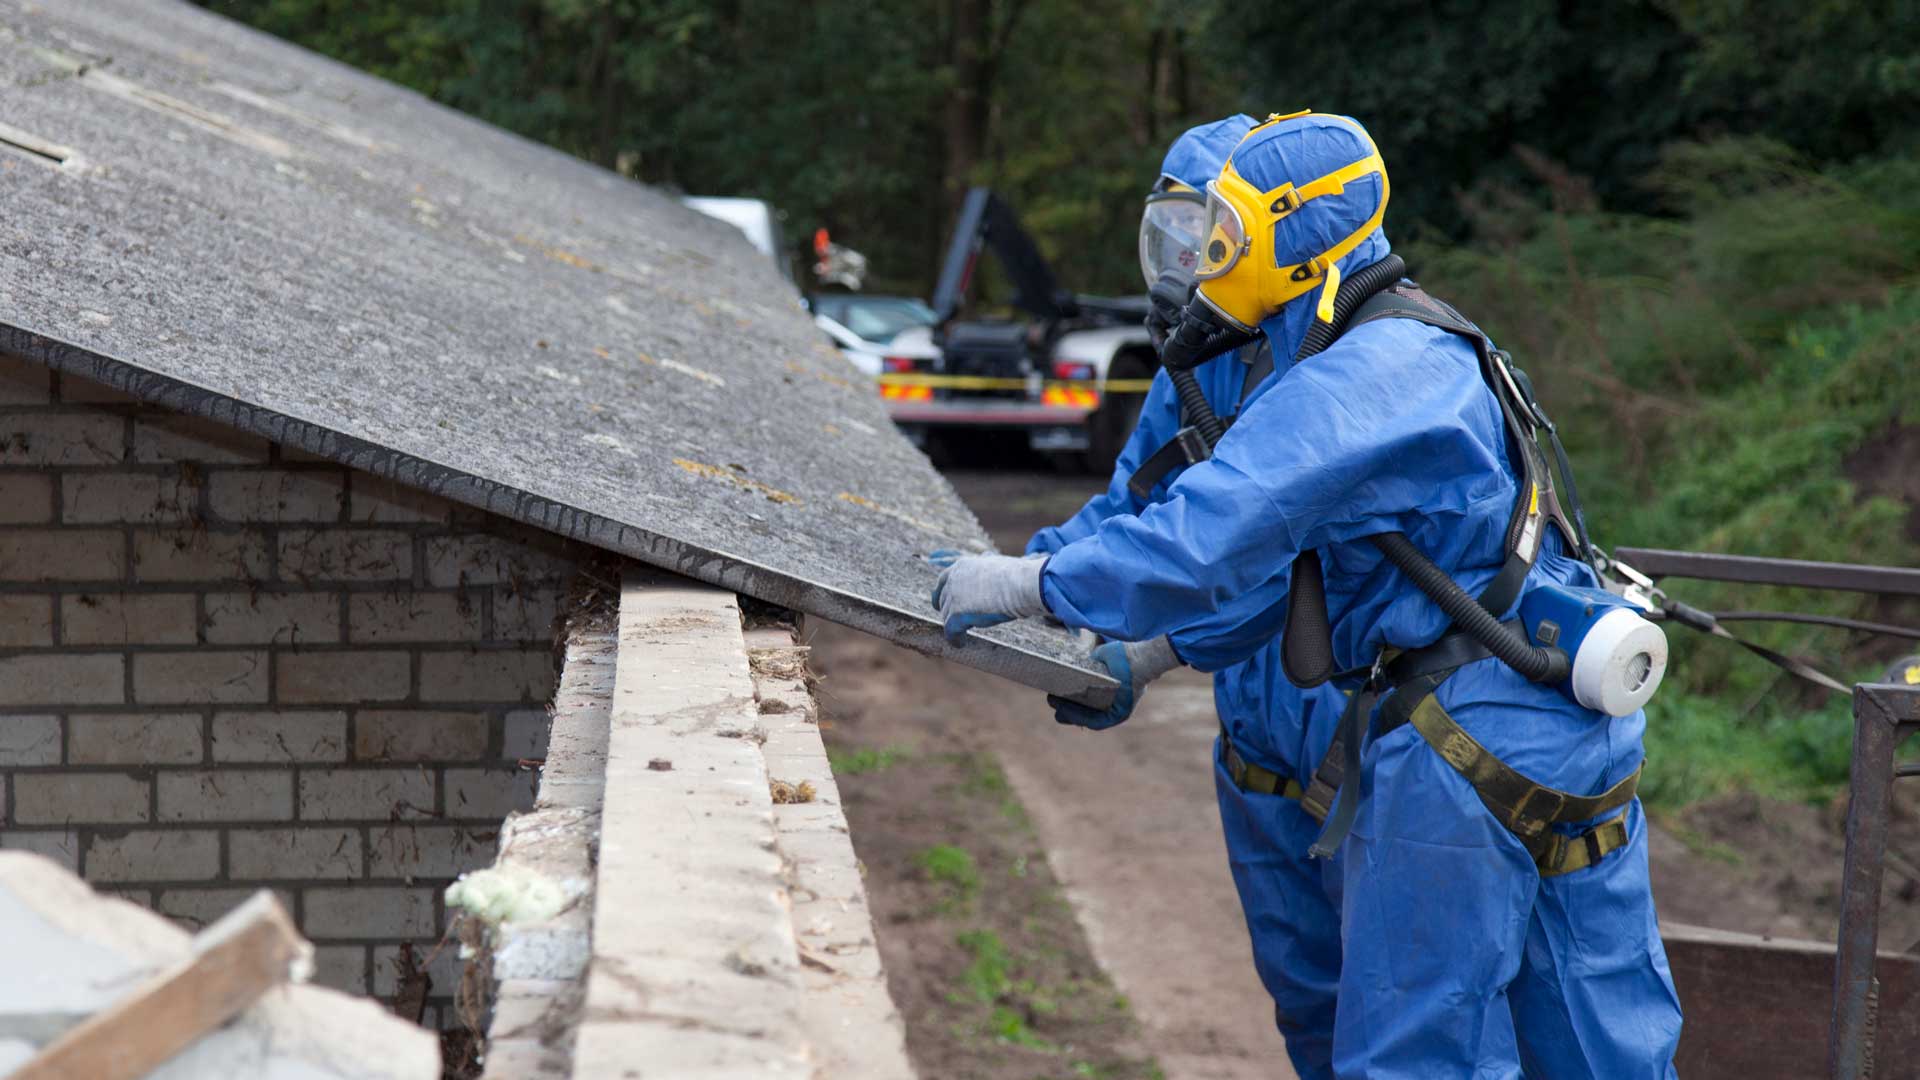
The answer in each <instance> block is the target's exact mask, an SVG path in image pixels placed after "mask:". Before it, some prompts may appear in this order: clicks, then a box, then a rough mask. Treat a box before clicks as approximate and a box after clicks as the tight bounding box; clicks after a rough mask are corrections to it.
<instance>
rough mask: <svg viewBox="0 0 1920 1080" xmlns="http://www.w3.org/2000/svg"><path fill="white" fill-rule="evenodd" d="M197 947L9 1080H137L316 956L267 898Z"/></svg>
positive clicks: (206, 934)
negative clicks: (312, 956) (191, 953)
mask: <svg viewBox="0 0 1920 1080" xmlns="http://www.w3.org/2000/svg"><path fill="white" fill-rule="evenodd" d="M193 945H194V953H193V955H192V956H190V957H188V958H187V959H185V960H183V961H181V962H180V963H178V964H176V965H174V966H173V967H172V968H170V969H168V970H166V971H164V972H162V973H160V974H159V975H157V976H155V977H154V978H153V979H152V980H150V981H149V982H147V983H146V985H144V986H141V987H140V988H139V989H137V990H135V991H134V992H133V993H131V994H129V995H128V996H127V997H126V998H124V999H122V1000H121V1001H119V1002H116V1003H115V1004H114V1005H112V1006H111V1007H109V1008H107V1009H105V1010H103V1011H101V1012H99V1013H96V1014H94V1015H93V1016H90V1017H88V1018H87V1019H86V1020H84V1021H82V1022H81V1023H80V1024H78V1025H76V1026H75V1027H74V1028H72V1029H71V1030H69V1031H68V1032H67V1033H66V1034H64V1035H62V1036H60V1037H59V1038H58V1039H55V1040H54V1041H53V1042H51V1043H48V1044H47V1045H46V1046H45V1047H44V1048H42V1049H41V1051H40V1052H39V1053H38V1054H35V1055H34V1056H33V1059H32V1060H30V1061H28V1062H27V1063H26V1064H24V1065H22V1066H21V1067H20V1068H19V1069H18V1070H16V1071H15V1072H14V1073H13V1074H12V1076H11V1080H83V1078H84V1080H139V1078H140V1077H143V1076H145V1075H147V1074H148V1073H150V1072H152V1071H153V1070H154V1069H157V1068H159V1067H160V1065H161V1064H162V1063H164V1062H165V1061H166V1060H167V1059H168V1058H170V1057H172V1056H174V1055H175V1054H177V1053H179V1052H180V1051H182V1050H184V1049H186V1048H187V1047H188V1046H190V1045H192V1044H193V1042H194V1041H195V1040H196V1039H198V1038H200V1037H201V1036H202V1035H205V1034H206V1033H208V1032H209V1031H212V1030H213V1029H215V1028H217V1027H219V1026H220V1025H222V1024H224V1023H226V1022H227V1021H228V1020H231V1019H233V1018H234V1017H235V1016H237V1015H239V1014H240V1013H241V1012H242V1011H244V1010H245V1009H246V1008H247V1006H249V1005H251V1004H253V1003H254V1002H255V1001H258V1000H259V999H260V997H261V996H262V995H264V994H265V993H266V992H267V991H268V990H271V989H273V988H274V987H275V986H278V985H280V984H281V983H283V982H286V981H287V980H288V979H290V978H291V977H292V976H293V971H294V968H295V966H296V965H304V964H305V963H307V962H308V959H309V957H310V956H311V953H312V949H311V946H309V945H308V944H307V943H306V941H305V940H304V939H302V938H301V937H300V932H299V931H298V930H296V929H294V925H293V920H292V919H291V918H289V917H288V916H287V912H286V909H284V908H282V907H281V906H280V903H279V901H277V900H275V899H274V897H273V894H272V893H270V892H266V891H264V890H263V891H261V892H258V893H255V894H254V895H253V897H252V898H251V899H249V900H248V901H247V902H246V903H244V904H241V905H240V906H239V907H237V908H235V909H234V910H233V911H231V912H229V913H228V914H227V916H226V917H225V918H223V919H221V920H220V921H219V922H217V923H214V924H213V925H212V926H210V927H208V928H207V929H206V930H205V931H203V932H202V933H201V934H200V936H199V937H197V938H195V939H194V943H193Z"/></svg>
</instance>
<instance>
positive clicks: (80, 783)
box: [13, 773, 149, 825]
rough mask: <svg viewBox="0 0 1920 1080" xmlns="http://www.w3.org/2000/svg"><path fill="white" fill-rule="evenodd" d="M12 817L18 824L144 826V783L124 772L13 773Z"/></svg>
mask: <svg viewBox="0 0 1920 1080" xmlns="http://www.w3.org/2000/svg"><path fill="white" fill-rule="evenodd" d="M13 781H14V782H13V817H14V821H16V822H18V823H19V824H21V825H65V824H67V823H68V822H70V821H76V822H84V823H89V824H103V825H137V824H144V823H145V822H146V821H147V820H148V818H149V815H148V812H147V809H148V808H147V802H148V799H147V781H145V780H143V779H141V778H140V777H138V776H130V775H127V774H125V773H15V774H14V777H13Z"/></svg>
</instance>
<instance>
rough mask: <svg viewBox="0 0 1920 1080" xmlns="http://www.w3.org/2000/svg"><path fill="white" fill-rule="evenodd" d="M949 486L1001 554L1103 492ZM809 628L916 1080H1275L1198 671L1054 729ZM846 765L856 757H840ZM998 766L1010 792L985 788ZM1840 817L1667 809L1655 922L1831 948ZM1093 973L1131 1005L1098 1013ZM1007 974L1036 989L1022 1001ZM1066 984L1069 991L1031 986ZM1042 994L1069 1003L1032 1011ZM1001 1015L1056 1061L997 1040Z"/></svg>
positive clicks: (1034, 482) (1028, 485)
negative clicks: (953, 875) (998, 945)
mask: <svg viewBox="0 0 1920 1080" xmlns="http://www.w3.org/2000/svg"><path fill="white" fill-rule="evenodd" d="M952 478H953V480H954V482H955V484H956V486H957V487H958V488H959V489H960V491H961V494H962V495H963V497H965V498H966V499H967V501H968V503H969V505H971V506H972V508H973V510H974V512H975V513H976V514H978V515H979V516H980V518H981V520H982V521H983V522H984V523H985V524H986V525H987V527H988V529H989V530H990V531H991V532H993V533H994V538H995V541H996V542H997V543H998V544H999V545H1000V547H1001V549H1002V550H1004V551H1017V550H1019V549H1020V547H1021V546H1023V545H1024V543H1025V541H1026V538H1027V536H1028V535H1030V534H1031V532H1032V530H1033V529H1035V528H1037V527H1039V526H1041V525H1046V524H1051V523H1053V522H1056V521H1059V520H1061V519H1063V518H1065V517H1066V516H1068V515H1069V514H1071V513H1073V512H1074V511H1075V510H1076V509H1078V507H1079V506H1080V504H1081V502H1082V501H1083V500H1084V499H1085V497H1086V495H1087V494H1088V493H1089V492H1090V491H1091V490H1092V488H1093V485H1094V483H1095V482H1094V481H1093V480H1091V479H1090V478H1088V477H1085V476H1060V475H1050V474H1045V473H1032V472H1013V471H1003V472H995V473H958V474H954V475H953V477H952ZM810 631H811V633H812V644H813V646H814V652H813V659H814V666H815V668H816V669H817V670H818V671H819V672H820V673H821V675H822V676H823V682H822V685H821V687H820V689H821V692H822V694H821V696H822V700H823V705H824V709H825V713H826V716H827V719H828V723H829V724H830V725H831V726H830V728H829V730H828V731H827V732H826V736H827V739H828V743H829V746H830V747H833V748H834V749H835V750H836V751H837V752H838V753H839V754H840V755H841V756H842V764H843V765H844V763H845V762H847V761H854V760H861V761H863V762H864V764H866V765H868V766H874V767H871V768H869V769H868V770H867V771H864V772H854V773H850V772H849V771H848V770H847V769H846V768H844V767H837V769H836V771H837V772H838V773H839V774H840V780H841V790H842V792H843V793H844V796H845V798H846V800H847V815H848V818H849V821H850V823H851V828H852V834H853V841H854V846H855V848H856V850H857V851H859V853H860V856H861V859H862V861H863V863H864V864H865V867H866V870H867V873H868V884H869V886H870V890H871V895H872V901H873V904H874V911H875V914H876V920H877V922H878V931H879V935H880V947H881V953H882V956H883V958H884V960H885V962H886V964H887V967H888V972H889V979H890V984H891V986H892V989H893V993H894V996H895V999H896V1001H897V1002H898V1003H899V1004H900V1007H901V1009H902V1011H903V1013H904V1014H905V1016H906V1019H907V1030H908V1047H909V1050H910V1051H911V1052H912V1054H913V1055H914V1058H915V1061H916V1063H917V1065H918V1066H919V1068H920V1069H921V1072H922V1075H924V1076H927V1077H949V1076H959V1077H991V1078H996V1080H997V1078H1016V1077H1018V1078H1023V1080H1024V1078H1030V1077H1051V1076H1075V1075H1094V1076H1134V1075H1153V1073H1152V1071H1151V1068H1150V1067H1149V1066H1146V1065H1144V1064H1143V1063H1142V1061H1143V1059H1144V1058H1147V1057H1151V1058H1152V1059H1153V1060H1155V1061H1157V1062H1158V1065H1159V1067H1160V1069H1162V1070H1164V1073H1165V1075H1167V1076H1169V1077H1195V1078H1208V1080H1211V1078H1223V1080H1224V1078H1239V1077H1249V1078H1250V1077H1281V1078H1285V1077H1290V1076H1291V1075H1292V1073H1291V1071H1290V1070H1289V1069H1288V1068H1287V1063H1286V1059H1285V1055H1284V1052H1283V1049H1282V1046H1281V1043H1280V1039H1279V1037H1278V1036H1277V1035H1276V1034H1275V1032H1274V1029H1273V1023H1272V1006H1271V1003H1270V1002H1269V1001H1268V999H1267V997H1266V995H1265V993H1264V991H1262V989H1261V988H1260V985H1259V982H1258V980H1257V979H1256V978H1255V976H1254V974H1253V970H1252V965H1251V963H1250V960H1249V948H1250V947H1249V943H1248V939H1247V934H1246V930H1245V926H1244V924H1243V923H1242V921H1241V917H1240V911H1239V905H1238V901H1237V899H1236V897H1235V896H1234V892H1233V885H1232V881H1231V879H1230V878H1229V876H1228V873H1227V868H1226V858H1225V850H1224V845H1223V843H1222V840H1221V837H1220V826H1219V820H1218V817H1217V815H1216V811H1215V808H1214V802H1213V793H1212V779H1211V773H1210V770H1209V765H1208V753H1209V746H1210V741H1211V739H1212V736H1213V732H1214V727H1215V720H1214V714H1213V703H1212V696H1211V692H1210V689H1209V685H1208V682H1207V680H1206V679H1205V678H1204V677H1201V676H1198V675H1196V674H1193V673H1186V672H1180V673H1176V674H1174V675H1172V676H1169V677H1168V678H1167V679H1166V680H1163V681H1162V682H1161V683H1158V684H1156V685H1155V687H1154V688H1153V690H1152V692H1151V693H1149V694H1148V695H1147V697H1146V699H1145V703H1144V705H1143V706H1142V709H1141V711H1140V712H1139V713H1138V714H1136V716H1135V717H1134V718H1133V719H1132V720H1131V721H1129V722H1128V723H1127V724H1125V725H1123V726H1122V727H1120V728H1117V729H1115V730H1113V731H1109V732H1103V733H1089V732H1084V731H1080V730H1077V729H1069V728H1062V727H1060V726H1058V725H1056V724H1054V723H1053V721H1052V716H1051V713H1050V711H1049V710H1048V709H1047V708H1046V704H1045V701H1044V699H1043V698H1042V696H1041V695H1040V694H1039V693H1037V692H1035V691H1031V690H1027V689H1025V688H1022V687H1019V686H1016V685H1014V684H1012V683H1009V682H1004V681H1002V680H998V679H995V678H993V677H991V676H988V675H984V674H981V673H979V672H975V671H972V670H970V669H966V668H961V667H958V666H955V665H948V664H944V663H941V662H938V661H933V660H929V659H927V658H925V657H922V656H918V655H916V654H913V653H910V652H907V651H905V650H902V649H898V648H895V647H893V646H889V645H886V644H884V643H882V642H880V641H878V640H876V639H873V638H869V637H867V636H865V635H862V634H859V633H856V632H853V631H848V630H844V629H841V628H839V627H833V626H827V625H824V624H819V623H814V624H811V625H810ZM861 751H865V752H866V753H867V754H868V755H871V756H870V757H866V758H855V757H853V756H851V755H855V754H857V753H858V752H861ZM889 752H891V754H892V755H893V756H892V758H891V759H890V761H891V763H889V764H882V762H884V761H887V760H889V759H888V758H887V754H888V753H889ZM996 766H997V768H996ZM1655 767H1657V763H1656V764H1655ZM1000 775H1004V777H1005V778H1006V781H1007V782H1008V783H1009V784H1010V786H1011V792H1010V793H1006V792H999V791H998V789H996V788H994V787H993V786H992V783H991V782H990V781H988V782H985V783H986V784H987V786H986V787H984V788H983V787H982V783H983V781H982V780H980V778H981V777H996V776H1000ZM1916 795H1917V796H1920V793H1916ZM1901 805H1902V806H1903V807H1905V808H1906V812H1905V813H1904V814H1903V816H1902V818H1901V819H1900V820H1899V821H1897V822H1896V825H1895V830H1894V835H1893V838H1892V844H1891V846H1892V848H1893V850H1894V859H1895V860H1896V861H1891V862H1890V867H1889V874H1888V879H1889V884H1888V889H1887V897H1886V905H1887V906H1886V913H1885V918H1884V920H1883V931H1882V936H1881V941H1882V944H1883V947H1884V948H1890V949H1904V948H1907V947H1909V945H1911V944H1914V943H1916V942H1920V799H1916V800H1915V801H1909V802H1903V803H1902V804H1901ZM1022 808H1024V809H1022ZM1843 818H1844V807H1842V806H1839V805H1834V806H1827V807H1814V806H1807V805H1804V804H1795V803H1777V802H1771V801H1767V800H1762V799H1757V798H1754V797H1750V796H1732V797H1728V798H1723V799H1719V800H1715V801H1713V802H1709V803H1705V804H1701V805H1697V806H1695V807H1692V808H1690V809H1689V810H1687V811H1685V812H1683V813H1681V814H1678V815H1674V816H1671V817H1669V818H1667V819H1665V820H1662V821H1661V822H1660V823H1659V825H1658V826H1657V827H1656V831H1655V835H1654V839H1653V849H1652V861H1653V875H1654V884H1655V896H1656V897H1657V899H1658V902H1659V905H1660V910H1661V914H1662V916H1663V918H1665V919H1666V920H1668V921H1672V922H1685V923H1694V924H1698V925H1704V926H1713V927H1719V928H1722V929H1728V930H1738V931H1744V932H1749V933H1758V934H1765V935H1769V936H1775V937H1791V938H1802V939H1811V940H1815V941H1821V940H1825V941H1831V940H1832V938H1833V931H1834V926H1835V919H1836V917H1837V909H1838V882H1839V876H1840V864H1841V858H1840V855H1841V851H1842V846H1843V840H1842V837H1841V834H1840V828H1839V827H1840V823H1841V821H1842V820H1843ZM939 844H947V845H952V846H955V847H960V848H963V849H966V850H968V851H969V852H970V853H971V854H972V856H973V860H974V862H975V863H976V864H977V868H978V871H979V876H980V880H981V884H980V886H979V890H978V894H977V898H976V899H975V900H974V901H973V902H972V907H970V908H969V907H961V906H955V905H954V904H953V903H952V899H951V896H950V895H949V894H950V893H951V889H950V888H947V887H945V886H942V885H941V884H940V883H939V882H938V881H936V880H935V878H936V875H935V873H934V872H933V871H930V870H929V869H928V866H927V860H926V859H925V858H923V856H924V853H925V852H926V851H927V850H928V849H929V848H932V847H934V846H936V845H939ZM1021 869H1023V870H1024V874H1025V876H1021V875H1020V873H1018V872H1016V871H1017V870H1021ZM1061 896H1064V897H1065V900H1066V901H1067V903H1068V904H1069V905H1070V908H1071V911H1070V913H1069V912H1068V910H1067V909H1066V908H1063V907H1062V906H1061V904H1060V903H1059V897H1061ZM1076 917H1077V919H1076ZM983 927H997V928H1000V929H999V930H998V931H997V932H998V933H999V934H1000V935H1001V938H1002V941H1003V944H1005V945H1006V946H1007V951H1008V952H1009V954H1011V955H1015V956H1018V957H1020V958H1021V959H1020V960H1019V961H1018V962H1017V963H1016V964H1015V968H1016V969H1017V972H1018V973H1017V974H1016V975H1015V976H1013V978H1012V982H1013V983H1014V984H1016V985H1014V986H1013V988H1012V989H1010V990H1006V991H1005V992H1002V993H998V994H993V995H989V997H991V998H992V1001H991V1003H989V1002H986V1001H983V999H982V997H981V995H980V993H978V992H977V988H974V987H970V986H969V984H968V981H967V972H968V971H969V969H970V968H971V967H972V966H973V965H974V964H975V963H976V961H977V958H978V952H979V950H978V948H977V946H978V944H979V941H980V939H979V938H977V937H972V938H969V939H967V940H968V941H971V942H973V943H974V945H975V946H976V947H975V948H972V949H970V948H969V947H968V946H967V945H965V944H962V942H961V940H960V937H959V935H960V934H962V933H967V932H970V931H974V930H978V929H981V928H983ZM1096 966H1097V969H1104V972H1105V974H1106V976H1108V977H1110V978H1111V980H1112V984H1113V986H1114V987H1115V988H1116V989H1117V992H1118V995H1119V996H1121V997H1124V999H1125V1000H1126V1002H1127V1003H1128V1005H1129V1006H1130V1009H1127V1010H1122V1009H1117V1008H1111V1009H1108V1008H1102V1007H1101V1001H1102V996H1101V992H1100V991H1099V990H1098V986H1099V981H1100V974H1099V970H1097V969H1096ZM1023 980H1024V981H1026V982H1030V983H1032V984H1033V985H1034V986H1035V987H1037V988H1042V992H1040V993H1039V994H1038V995H1037V996H1036V995H1035V994H1029V993H1025V992H1024V991H1022V990H1021V989H1020V986H1019V985H1018V984H1019V983H1021V982H1022V981H1023ZM1063 985H1064V986H1069V987H1073V988H1075V989H1074V990H1073V991H1072V992H1069V993H1064V994H1051V993H1050V991H1049V990H1047V989H1046V988H1051V987H1056V986H1063ZM1036 1000H1039V1001H1041V1002H1042V1003H1043V1005H1045V1004H1056V1003H1059V1002H1064V1003H1065V1004H1061V1005H1060V1006H1059V1007H1058V1008H1056V1009H1054V1010H1053V1011H1051V1012H1049V1011H1047V1009H1046V1008H1044V1007H1036V1006H1035V1005H1034V1002H1035V1001H1036ZM1109 1003H1111V1002H1110V999H1109ZM996 1009H1012V1010H1013V1011H1014V1012H1015V1013H1017V1014H1019V1015H1021V1016H1022V1018H1023V1020H1024V1022H1025V1024H1026V1028H1025V1029H1024V1030H1025V1031H1026V1032H1029V1033H1032V1034H1033V1035H1035V1036H1037V1038H1038V1040H1039V1041H1040V1042H1042V1043H1044V1044H1045V1045H1046V1046H1047V1047H1051V1048H1052V1049H1042V1048H1040V1047H1036V1046H1021V1045H1019V1038H1018V1037H1015V1038H1009V1037H1007V1036H1005V1035H1004V1034H1002V1033H999V1031H997V1030H996V1028H995V1021H994V1012H995V1010H996ZM1005 1019H1006V1018H1005V1017H1004V1016H1002V1017H1000V1027H1001V1029H1004V1030H1015V1029H1010V1028H1008V1027H1007V1025H1006V1024H1005V1023H1004V1021H1005ZM1018 1035H1019V1031H1018V1030H1016V1036H1018ZM1063 1048H1070V1049H1063ZM1096 1049H1098V1050H1102V1051H1105V1055H1104V1056H1100V1055H1098V1054H1095V1053H1094V1051H1095V1050H1096Z"/></svg>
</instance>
